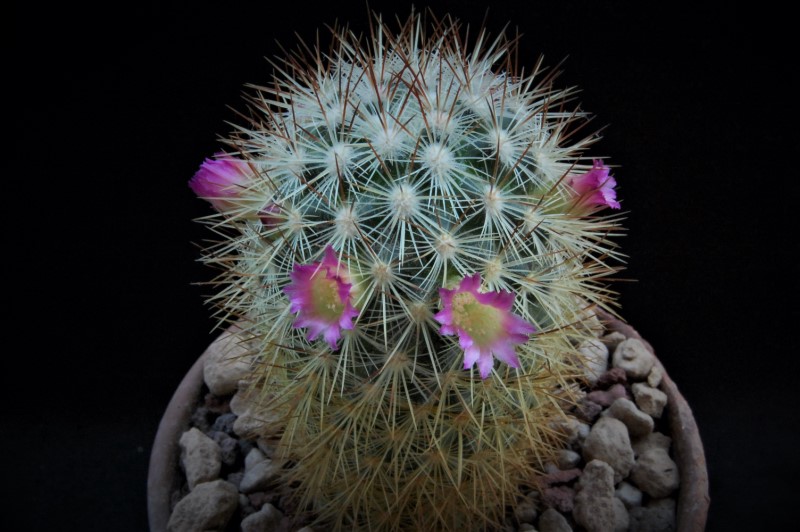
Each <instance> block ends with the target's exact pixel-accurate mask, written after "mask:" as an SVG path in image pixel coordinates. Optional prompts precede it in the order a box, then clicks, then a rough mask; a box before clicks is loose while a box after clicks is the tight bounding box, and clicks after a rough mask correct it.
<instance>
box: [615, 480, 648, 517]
mask: <svg viewBox="0 0 800 532" xmlns="http://www.w3.org/2000/svg"><path fill="white" fill-rule="evenodd" d="M614 495H615V496H616V497H617V499H619V500H621V501H622V504H624V505H625V507H626V508H628V509H629V510H630V509H631V508H635V507H637V506H641V505H642V491H641V490H640V489H639V488H637V487H636V486H634V485H633V484H630V483H628V482H625V481H624V480H623V481H622V482H620V483H619V485H617V489H616V491H615V492H614Z"/></svg>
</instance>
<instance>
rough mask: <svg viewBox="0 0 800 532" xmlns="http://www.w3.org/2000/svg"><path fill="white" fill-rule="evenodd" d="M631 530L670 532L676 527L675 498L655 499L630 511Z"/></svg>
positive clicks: (634, 531) (638, 531) (632, 531)
mask: <svg viewBox="0 0 800 532" xmlns="http://www.w3.org/2000/svg"><path fill="white" fill-rule="evenodd" d="M630 519H631V532H672V531H673V530H675V528H676V523H675V521H676V520H675V500H674V499H656V500H653V501H650V502H649V503H647V505H646V506H642V507H639V508H634V509H633V510H631V512H630Z"/></svg>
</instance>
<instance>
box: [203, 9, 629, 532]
mask: <svg viewBox="0 0 800 532" xmlns="http://www.w3.org/2000/svg"><path fill="white" fill-rule="evenodd" d="M461 30H462V28H461V27H460V25H459V23H458V22H457V21H455V20H452V19H450V18H447V17H446V18H444V19H441V20H436V19H434V20H433V21H432V22H431V23H426V22H425V21H424V20H423V18H422V17H421V16H420V15H419V14H413V13H412V15H411V16H410V18H409V19H408V20H407V21H406V22H405V23H401V24H400V25H399V29H398V30H397V31H393V30H392V29H391V28H390V27H389V26H388V25H387V24H385V23H384V22H383V21H382V19H381V18H380V17H379V16H375V17H374V21H373V23H372V24H371V27H370V31H369V36H368V37H367V38H362V37H358V36H357V35H356V34H354V33H352V32H351V31H348V30H347V29H334V30H333V32H332V33H333V38H332V45H331V47H330V49H329V50H328V51H327V52H323V51H320V50H318V49H311V48H308V47H306V48H301V49H300V50H299V51H298V52H296V53H294V54H292V55H290V56H289V58H288V59H286V60H285V61H283V62H277V63H275V71H276V74H275V76H274V80H273V82H272V83H270V84H268V85H264V86H252V87H250V94H249V96H248V102H249V110H250V113H249V117H248V118H247V119H246V121H245V123H243V124H241V125H238V126H235V130H234V132H233V133H232V134H231V135H230V136H229V138H227V139H226V140H225V144H226V150H227V151H226V152H221V153H218V154H217V155H216V156H215V158H213V159H208V160H206V161H205V162H204V163H203V166H202V167H201V169H200V170H199V171H198V172H197V174H196V175H195V177H194V178H193V179H192V181H191V182H190V185H191V186H192V188H193V189H194V191H195V192H196V193H197V194H198V195H199V196H201V197H203V198H205V199H207V200H208V201H210V202H211V204H212V206H213V207H214V208H215V210H216V212H215V213H214V214H212V215H209V216H207V217H205V218H203V222H204V223H206V224H207V225H209V227H210V228H211V229H212V230H213V231H214V233H215V234H216V235H217V236H218V240H217V241H216V242H215V243H214V244H213V245H210V246H209V247H208V249H207V253H206V255H205V257H204V260H205V261H206V262H207V263H208V264H210V265H212V266H215V267H218V268H219V269H220V270H221V273H220V275H219V277H218V278H217V279H215V283H217V285H218V287H219V289H218V291H217V293H216V294H215V295H213V296H212V297H211V298H210V301H211V302H212V303H214V304H215V305H216V306H217V308H218V316H219V318H220V319H221V320H223V321H226V322H227V321H237V322H238V323H239V326H240V327H241V328H242V330H243V332H242V333H241V342H242V343H243V344H244V345H247V346H248V348H249V349H250V350H251V352H252V354H253V365H252V373H251V376H250V378H249V379H248V385H247V389H246V390H245V392H246V393H247V394H248V395H249V397H250V400H251V401H253V402H255V403H256V404H257V405H258V406H257V409H256V412H257V415H258V417H259V419H261V424H260V426H261V428H260V429H259V431H258V434H257V435H256V436H258V437H262V438H267V439H270V440H272V441H273V442H274V444H275V449H276V450H275V452H276V456H277V457H280V458H281V459H284V460H286V464H287V465H286V467H285V468H284V470H283V475H284V478H283V480H282V484H283V485H285V486H291V489H288V490H287V497H290V498H291V499H292V500H293V505H294V506H295V507H296V508H297V509H298V511H300V512H308V515H310V516H312V517H313V518H314V519H315V520H316V521H315V522H316V523H320V524H324V527H325V528H326V529H327V528H328V527H330V528H332V529H336V530H342V529H345V530H350V529H360V528H364V529H376V530H381V529H384V530H389V529H392V530H394V529H411V530H427V529H453V530H455V529H472V528H476V527H477V528H481V529H483V528H492V527H500V526H502V524H503V523H504V522H505V519H506V517H505V516H506V512H507V509H508V508H509V507H513V506H514V505H515V503H516V501H518V500H519V497H520V496H521V494H523V493H524V492H525V491H528V490H532V489H535V488H536V487H537V478H540V476H541V473H542V471H543V469H544V466H545V464H547V463H548V462H549V461H551V460H553V456H554V453H555V452H556V451H557V450H558V449H559V448H561V447H563V446H564V444H565V438H566V434H565V431H564V430H563V427H564V423H565V420H566V419H567V418H568V416H569V413H568V412H569V409H570V407H571V406H572V405H573V404H574V403H575V402H576V400H577V395H576V394H577V392H576V386H575V383H577V382H579V381H580V378H581V374H582V373H581V371H582V370H581V360H580V355H579V351H578V346H579V345H580V344H581V343H582V342H583V341H585V340H586V339H588V338H592V337H593V336H594V335H595V334H596V329H595V327H594V326H593V323H594V322H593V321H592V319H595V320H596V318H593V314H592V308H594V306H595V305H600V306H602V307H604V308H608V307H609V305H610V304H611V303H612V302H613V298H614V292H612V291H611V290H610V289H609V288H608V286H607V285H608V280H609V278H610V277H611V276H612V275H613V274H614V273H615V271H616V270H617V269H618V266H615V265H614V264H616V263H617V262H618V261H619V259H620V256H619V253H618V252H617V250H616V245H615V244H614V243H613V242H611V241H610V240H608V238H609V237H610V236H614V235H615V234H618V233H619V232H620V231H621V230H620V228H619V225H618V224H619V215H618V214H616V215H607V214H603V213H601V212H600V211H601V210H603V209H605V208H607V207H611V208H613V209H618V208H619V207H620V205H619V203H618V202H617V200H616V192H615V185H616V182H615V181H614V179H613V178H612V177H610V176H609V168H608V167H607V166H606V165H605V164H604V163H603V162H602V161H601V160H599V159H597V160H590V159H588V158H587V157H586V156H585V154H584V153H585V151H586V149H587V148H588V147H589V146H590V145H591V144H592V143H594V142H595V141H596V140H597V138H598V136H597V135H596V134H588V135H586V136H579V135H578V134H579V132H580V130H581V128H582V127H583V126H585V125H586V123H587V120H588V117H587V115H586V114H585V113H583V112H581V111H580V110H577V109H573V108H570V107H569V101H570V100H571V98H572V96H573V94H574V90H573V89H563V90H558V89H554V88H553V80H554V78H555V77H556V73H554V72H550V71H547V70H546V69H544V68H543V67H542V65H541V61H539V62H538V63H536V64H535V65H534V68H533V70H532V71H531V72H529V73H528V72H525V71H524V70H523V71H517V70H515V67H514V64H515V61H516V60H517V58H516V57H515V53H516V50H515V42H514V41H509V40H507V39H506V38H505V37H504V36H502V35H501V36H500V37H497V38H494V39H490V38H489V36H488V35H487V33H486V32H480V33H479V34H478V35H477V36H476V38H475V40H474V42H472V43H471V46H470V45H468V42H469V41H468V39H467V38H465V37H463V36H462V31H461ZM467 34H468V32H467ZM605 212H609V211H605ZM495 359H497V360H495Z"/></svg>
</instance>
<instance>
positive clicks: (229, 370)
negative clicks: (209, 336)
mask: <svg viewBox="0 0 800 532" xmlns="http://www.w3.org/2000/svg"><path fill="white" fill-rule="evenodd" d="M252 360H253V354H252V350H251V348H250V347H249V346H248V345H247V343H246V342H243V341H242V339H241V337H240V336H237V335H236V334H231V333H230V332H226V333H224V334H222V335H221V336H220V337H219V338H217V339H216V340H214V343H212V344H211V346H209V348H208V351H207V355H206V359H205V365H204V366H203V380H205V383H206V386H208V389H209V390H211V393H213V394H214V395H219V396H224V395H230V394H232V393H234V392H235V391H236V389H237V388H238V384H239V381H240V380H241V379H244V378H246V377H247V375H248V374H249V372H250V364H251V362H252Z"/></svg>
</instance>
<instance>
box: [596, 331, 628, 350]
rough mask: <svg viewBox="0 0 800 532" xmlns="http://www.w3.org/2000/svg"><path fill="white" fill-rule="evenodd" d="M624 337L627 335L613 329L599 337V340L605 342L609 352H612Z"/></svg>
mask: <svg viewBox="0 0 800 532" xmlns="http://www.w3.org/2000/svg"><path fill="white" fill-rule="evenodd" d="M626 339H627V336H625V335H624V334H622V333H621V332H617V331H614V332H611V333H608V334H607V335H605V336H603V337H602V338H600V341H602V342H603V343H604V344H606V347H608V350H609V351H610V352H613V351H614V350H615V349H616V348H617V346H618V345H619V344H620V343H621V342H624V341H625V340H626Z"/></svg>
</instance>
